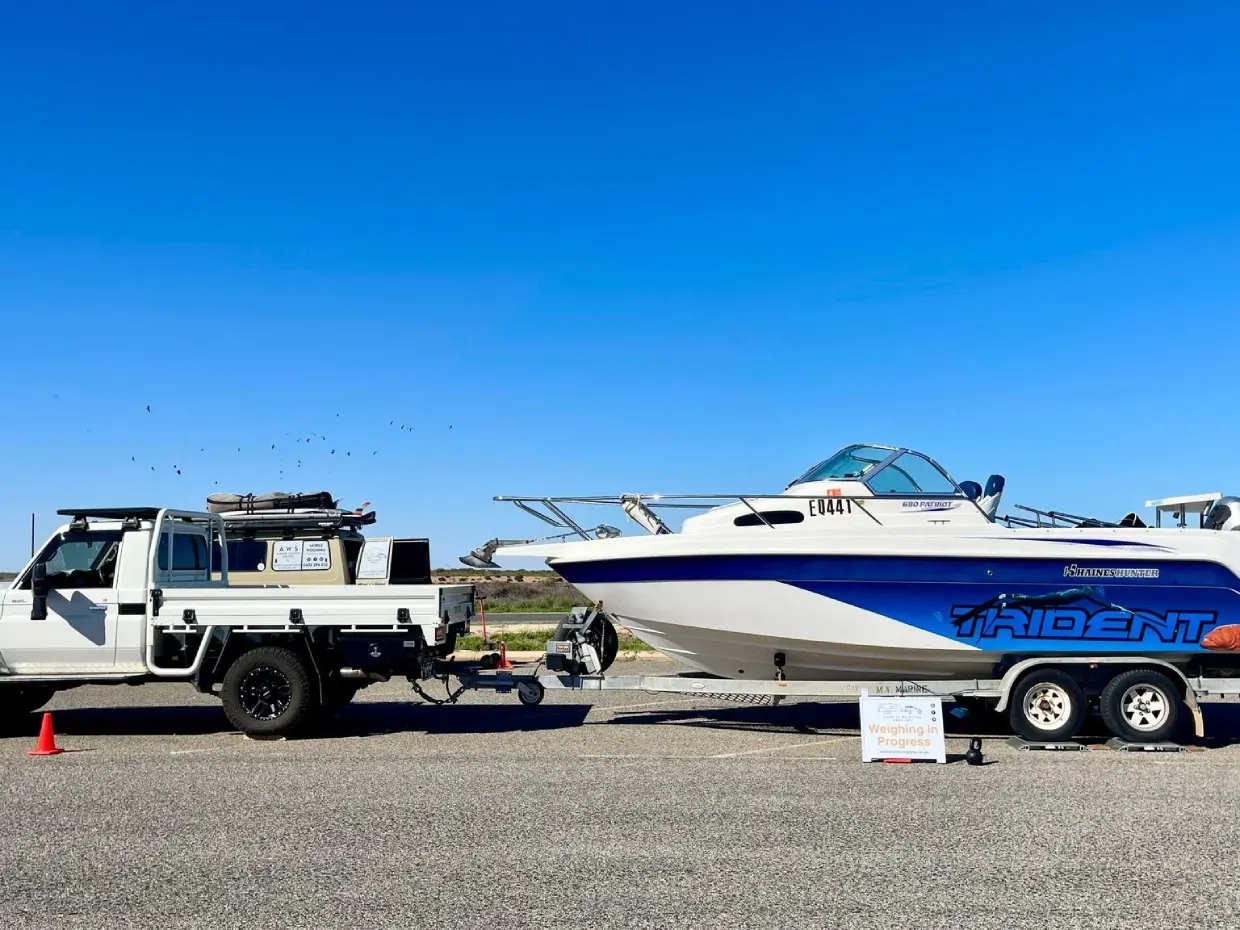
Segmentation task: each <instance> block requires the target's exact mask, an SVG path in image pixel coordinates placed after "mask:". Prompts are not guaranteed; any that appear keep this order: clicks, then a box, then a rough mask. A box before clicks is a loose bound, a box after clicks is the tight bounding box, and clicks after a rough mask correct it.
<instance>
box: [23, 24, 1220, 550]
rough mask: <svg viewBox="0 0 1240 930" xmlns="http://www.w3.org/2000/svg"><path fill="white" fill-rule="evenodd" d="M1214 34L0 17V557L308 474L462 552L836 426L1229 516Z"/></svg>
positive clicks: (1017, 479) (1192, 27)
mask: <svg viewBox="0 0 1240 930" xmlns="http://www.w3.org/2000/svg"><path fill="white" fill-rule="evenodd" d="M1238 27H1240V13H1237V12H1236V11H1235V10H1234V8H1231V7H1229V5H1226V4H1216V5H1209V4H1184V5H1179V6H1178V7H1177V8H1173V7H1172V6H1170V5H1167V4H1155V3H1123V4H1119V3H1097V4H1089V5H1088V8H1087V9H1085V8H1083V5H1080V4H1071V3H1045V4H1029V5H1025V6H1024V7H1023V8H1022V9H1018V8H1017V5H1012V4H985V5H982V4H952V3H946V4H933V5H928V4H911V3H910V4H900V3H897V4H878V5H875V4H822V3H766V4H753V3H746V4H740V3H721V2H713V3H709V4H707V3H687V2H686V3H677V4H666V3H663V4H655V3H636V2H633V3H624V4H618V3H579V2H562V3H542V2H527V3H522V4H501V3H485V4H476V3H458V4H449V5H444V4H434V5H423V4H391V5H385V4H378V5H376V4H368V3H354V4H350V5H348V6H344V5H338V4H319V3H315V2H300V3H296V4H294V3H282V2H272V3H265V4H240V3H229V2H221V3H216V4H211V5H209V6H205V7H204V6H203V5H202V4H190V3H168V2H164V3H158V4H155V3H150V4H131V5H127V6H126V9H125V11H124V12H123V13H121V12H118V10H117V9H116V8H115V7H114V5H110V4H101V3H95V4H42V5H36V4H26V5H23V6H22V7H21V8H12V9H10V10H8V11H7V12H6V24H5V28H4V31H3V34H2V35H0V86H3V87H4V88H5V89H4V91H3V93H2V94H0V318H2V319H3V320H4V347H3V351H4V361H3V365H2V366H0V392H2V395H3V397H4V399H5V407H6V408H7V409H6V417H5V428H4V429H3V431H0V479H2V480H0V567H2V568H13V567H16V566H17V565H19V564H20V563H21V562H22V561H23V560H24V557H25V555H26V553H27V549H28V545H29V543H28V534H29V523H28V521H29V514H30V512H31V511H34V512H36V513H37V514H38V515H39V524H40V535H42V534H43V532H44V531H49V530H50V529H51V525H52V521H53V519H54V518H53V512H54V510H55V509H56V508H57V507H59V506H76V505H78V504H80V503H81V502H86V503H88V504H101V505H102V504H107V505H119V504H126V503H131V502H132V503H143V504H147V503H151V504H169V505H177V506H186V507H198V506H200V505H201V503H202V500H203V498H204V497H205V495H207V494H209V493H212V492H213V491H215V490H229V491H259V492H262V491H267V490H272V489H275V488H283V489H289V490H296V489H306V490H310V489H317V488H320V487H322V488H326V489H328V490H331V491H333V492H335V493H337V494H338V495H340V496H341V497H342V499H343V500H344V501H345V502H346V503H355V502H356V503H360V502H361V501H363V500H370V501H373V502H374V504H375V507H376V509H377V510H378V511H379V514H380V524H379V527H380V528H381V529H383V530H385V531H387V532H391V533H394V534H411V535H429V536H430V537H431V539H432V549H433V553H434V558H435V561H436V563H438V564H453V563H455V559H456V556H457V555H459V554H461V553H462V552H463V551H465V550H466V549H468V548H469V547H470V546H472V545H474V544H476V543H478V542H480V541H482V540H483V539H485V538H487V537H488V536H491V535H495V534H500V535H525V534H527V533H528V534H532V533H535V532H538V531H539V527H538V525H536V524H534V523H533V522H532V521H530V520H529V519H528V518H522V517H521V516H520V515H519V514H516V513H515V512H513V513H509V511H508V509H507V507H505V506H501V505H499V504H495V503H492V502H491V497H492V496H493V495H495V494H514V493H536V492H537V493H592V494H598V493H613V492H621V491H631V490H644V491H664V492H683V491H697V492H721V493H722V492H733V491H745V492H753V491H755V490H766V489H779V488H782V487H783V485H784V484H785V483H786V482H787V481H788V480H789V479H791V478H792V477H794V476H796V475H797V474H800V473H801V471H803V470H804V468H805V467H807V466H808V465H810V464H812V463H813V462H814V461H817V460H818V459H821V458H823V457H825V456H826V455H828V454H830V453H831V452H832V451H834V450H835V449H836V448H838V447H839V446H841V445H844V444H846V443H849V442H854V441H870V442H880V443H891V444H898V445H911V446H914V447H917V448H920V449H923V450H924V451H926V452H928V453H930V454H932V455H934V456H935V457H937V458H938V459H939V460H940V461H941V462H942V463H943V464H944V465H945V466H946V467H947V468H948V469H949V470H950V471H951V472H952V473H953V474H954V475H955V477H956V478H957V479H960V480H963V479H964V478H976V479H979V480H984V479H985V476H986V475H987V474H989V473H990V472H993V471H999V472H1002V473H1004V474H1005V475H1006V476H1007V477H1008V497H1007V501H1006V503H1007V504H1009V505H1010V504H1012V503H1021V502H1023V503H1030V504H1035V505H1040V506H1047V507H1049V506H1055V507H1059V508H1062V509H1068V510H1076V511H1085V512H1090V513H1098V514H1100V515H1103V516H1116V517H1117V516H1119V515H1120V514H1122V513H1123V512H1124V511H1126V510H1128V509H1131V508H1133V507H1137V506H1139V505H1140V504H1141V503H1142V502H1143V501H1144V500H1145V499H1146V498H1147V497H1152V496H1164V495H1170V494H1177V493H1189V492H1196V491H1210V490H1222V491H1240V473H1238V472H1237V469H1236V467H1235V464H1236V462H1237V458H1238V454H1240V431H1238V430H1237V429H1236V426H1235V416H1234V414H1235V411H1236V407H1237V403H1236V402H1237V395H1238V392H1237V387H1236V370H1237V363H1236V358H1235V352H1236V351H1237V350H1236V346H1237V345H1238V344H1240V340H1238V339H1237V335H1240V322H1238V319H1240V318H1238V315H1237V307H1240V261H1237V254H1238V252H1240V172H1238V171H1237V164H1240V158H1238V156H1240V116H1237V109H1236V106H1235V101H1236V99H1237V91H1238V90H1240V86H1238V85H1240V81H1238V78H1240V59H1238V58H1237V56H1236V55H1235V48H1234V42H1233V41H1232V39H1233V38H1234V36H1235V35H1236V34H1237V28H1238ZM148 404H149V405H151V413H149V414H148V413H147V412H146V406H147V405H148ZM389 420H395V421H396V423H395V424H394V425H393V426H389V425H388V421H389ZM402 423H403V424H405V425H406V426H415V427H416V428H417V430H418V431H417V432H410V431H408V430H405V431H401V430H400V429H399V428H398V427H399V425H400V424H402ZM449 426H451V429H449ZM310 433H316V434H318V436H327V437H329V438H328V439H326V440H322V439H317V437H311V438H312V439H313V440H314V441H312V442H311V443H309V444H305V443H301V444H298V443H296V442H295V440H296V439H299V438H302V439H304V438H306V437H309V434H310ZM273 443H274V444H275V445H276V449H274V450H273V449H271V448H270V445H271V444H273ZM301 445H306V446H307V447H308V448H309V449H310V450H311V451H310V452H308V453H306V454H301V455H299V454H298V453H304V452H305V450H303V449H301V448H300V446H301ZM333 447H334V448H336V449H337V450H338V451H337V453H336V455H335V456H332V455H330V453H329V452H328V451H326V450H328V449H330V448H333ZM237 449H241V450H242V451H240V452H238V451H236V450H237ZM315 450H317V451H315ZM345 452H349V453H351V455H348V456H346V457H342V453H345ZM375 453H377V454H375ZM131 459H132V460H131ZM299 459H300V460H301V468H300V469H299V468H298V467H297V465H296V462H297V460H299ZM174 466H175V467H174ZM152 468H154V470H153V471H152ZM177 468H179V469H180V472H181V473H180V474H177V473H176V470H177ZM281 471H283V474H281ZM216 482H218V485H217V484H216ZM613 522H618V519H617V520H616V521H613Z"/></svg>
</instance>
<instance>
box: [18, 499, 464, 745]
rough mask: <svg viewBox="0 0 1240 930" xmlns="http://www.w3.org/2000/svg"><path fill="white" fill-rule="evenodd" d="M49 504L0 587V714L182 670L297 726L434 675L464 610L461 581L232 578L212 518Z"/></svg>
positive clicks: (270, 731)
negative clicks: (215, 563) (52, 527)
mask: <svg viewBox="0 0 1240 930" xmlns="http://www.w3.org/2000/svg"><path fill="white" fill-rule="evenodd" d="M58 513H59V514H61V515H62V516H67V517H70V518H71V521H70V522H69V523H67V524H65V525H64V526H61V527H60V528H59V529H58V530H56V532H55V533H54V534H53V535H52V537H51V538H50V539H49V540H48V541H47V543H45V544H44V546H43V548H42V550H40V551H39V553H38V554H37V555H36V556H35V557H34V558H33V559H31V561H30V563H29V564H28V565H26V567H25V568H24V569H23V570H22V572H21V573H20V574H19V575H18V576H17V578H16V579H15V580H14V581H13V583H12V585H11V586H10V587H9V588H8V590H6V591H3V593H2V595H0V722H2V720H3V718H4V717H6V716H9V715H12V714H15V713H18V714H24V713H29V712H30V711H33V710H37V709H38V708H40V707H42V706H43V705H44V704H45V703H47V701H48V700H50V699H51V697H52V695H53V694H55V692H57V691H59V690H63V689H66V688H72V687H76V686H78V685H84V684H108V683H124V684H141V683H145V682H151V681H176V680H179V681H188V682H190V683H192V684H193V685H194V686H195V687H196V688H198V690H200V691H202V692H205V693H213V694H218V695H219V697H220V698H221V700H222V702H223V707H224V712H225V713H226V714H227V716H228V719H229V721H230V722H231V723H232V724H233V725H234V726H235V727H237V728H238V729H240V730H242V731H245V732H247V733H253V734H266V735H277V734H292V733H295V732H300V731H304V730H305V729H306V728H307V727H309V726H311V725H312V724H313V723H314V722H315V721H317V720H319V719H322V717H323V716H324V715H325V714H328V713H331V712H332V711H334V710H336V709H338V708H339V707H341V706H343V704H345V703H347V702H348V701H349V700H350V699H351V698H352V697H353V695H354V694H355V693H356V692H357V690H358V689H359V688H361V687H365V686H366V685H368V684H370V683H372V682H375V681H386V680H388V679H389V678H392V677H397V676H404V677H407V678H409V679H410V680H411V681H418V680H421V679H425V678H429V677H431V676H432V675H433V674H434V666H435V663H436V661H437V660H439V659H441V658H444V657H446V656H448V655H450V654H451V653H452V651H453V650H454V648H455V641H456V637H457V635H458V634H463V633H466V632H468V630H469V623H470V619H471V617H472V615H473V602H474V591H473V588H472V586H470V585H434V584H387V585H343V584H342V585H291V586H286V587H259V586H255V587H247V586H242V585H230V584H229V581H228V564H227V553H228V546H227V544H226V539H225V527H224V523H223V521H222V520H221V518H220V517H219V516H218V515H216V514H210V513H195V512H190V511H178V510H170V509H166V508H154V507H149V508H142V507H137V508H94V509H90V508H87V509H79V510H60V511H58ZM213 543H214V544H215V547H214V548H215V551H216V552H217V553H223V556H222V558H223V564H222V565H220V566H219V570H218V571H217V572H216V579H217V580H212V572H211V568H212V565H211V554H212V549H213ZM217 557H218V556H217Z"/></svg>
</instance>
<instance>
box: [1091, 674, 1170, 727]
mask: <svg viewBox="0 0 1240 930" xmlns="http://www.w3.org/2000/svg"><path fill="white" fill-rule="evenodd" d="M1181 703H1183V702H1182V699H1181V697H1180V692H1179V689H1178V688H1176V686H1175V685H1174V684H1173V683H1172V681H1171V679H1170V678H1168V677H1167V676H1166V675H1164V674H1163V673H1162V672H1156V671H1154V670H1153V669H1146V668H1134V669H1129V670H1128V671H1126V672H1120V673H1119V674H1118V675H1116V676H1115V677H1114V678H1112V679H1111V680H1110V681H1109V682H1108V683H1107V686H1106V687H1105V688H1103V689H1102V698H1101V700H1100V701H1099V704H1100V705H1101V706H1100V709H1101V711H1102V721H1103V723H1105V724H1106V725H1107V729H1108V730H1110V731H1111V732H1112V733H1114V734H1115V735H1116V736H1118V737H1119V738H1120V739H1122V740H1127V741H1128V742H1130V743H1159V742H1162V741H1163V740H1167V739H1170V738H1171V737H1172V736H1173V735H1174V734H1175V732H1176V730H1177V728H1178V727H1179V725H1180V705H1181Z"/></svg>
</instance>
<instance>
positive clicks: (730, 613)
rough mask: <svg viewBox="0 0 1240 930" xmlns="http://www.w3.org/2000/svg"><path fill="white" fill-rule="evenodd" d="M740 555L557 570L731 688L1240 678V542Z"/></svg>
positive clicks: (672, 556) (1113, 538) (983, 539)
mask: <svg viewBox="0 0 1240 930" xmlns="http://www.w3.org/2000/svg"><path fill="white" fill-rule="evenodd" d="M740 542H743V541H739V540H735V539H732V540H726V541H723V540H719V541H717V540H702V539H691V538H689V537H688V536H687V535H686V536H681V537H676V536H661V537H647V538H645V539H638V540H607V541H602V542H595V543H588V544H587V543H572V544H566V545H564V546H562V547H558V548H557V550H555V551H553V552H547V553H546V554H547V555H549V556H550V558H549V560H548V561H549V564H550V566H551V567H552V568H554V569H555V570H556V571H558V572H559V573H560V574H561V575H563V576H564V577H565V579H566V580H568V581H569V582H570V583H572V584H573V585H575V586H576V587H577V588H578V589H579V590H580V591H582V593H583V594H585V595H586V597H588V598H589V599H590V600H591V601H592V602H594V603H600V602H601V604H602V608H603V610H604V612H606V613H607V614H609V615H610V616H612V617H613V618H614V619H615V620H616V621H617V622H618V623H620V624H622V625H623V626H626V627H628V628H630V629H631V630H632V631H633V632H634V633H635V634H636V635H637V636H638V637H640V638H641V639H643V640H644V641H646V642H647V643H649V644H650V645H651V646H653V647H654V648H655V649H658V650H660V651H661V652H664V653H665V654H666V655H668V656H670V657H673V658H675V659H677V660H679V661H681V662H683V663H685V664H686V665H688V666H689V667H691V668H694V669H696V670H698V671H701V672H705V673H707V674H711V675H718V676H722V677H726V678H752V679H765V678H770V677H773V676H774V674H775V664H774V663H775V654H776V653H783V654H784V659H785V666H784V671H785V674H786V675H787V676H788V678H790V679H793V680H808V679H824V678H826V679H844V680H847V679H862V680H863V679H873V678H987V677H993V676H994V675H995V674H996V673H997V669H998V668H999V667H1000V666H1010V665H1011V664H1012V663H1014V662H1015V661H1018V660H1019V659H1021V658H1024V657H1027V656H1030V655H1064V656H1069V655H1076V656H1121V655H1133V656H1141V655H1148V656H1156V657H1158V658H1159V659H1162V660H1164V661H1168V662H1172V663H1174V664H1176V665H1180V666H1185V665H1187V664H1189V663H1191V662H1193V661H1194V660H1197V661H1208V662H1209V663H1211V664H1212V665H1218V666H1227V667H1238V666H1240V648H1238V647H1237V646H1236V645H1235V644H1236V643H1240V577H1238V576H1237V574H1236V570H1235V568H1234V567H1233V566H1240V536H1237V535H1235V534H1222V533H1196V534H1188V535H1185V534H1182V533H1178V532H1173V531H1166V530H1164V531H1144V532H1141V531H1129V532H1128V533H1124V532H1123V531H1108V530H1102V531H1098V532H1096V533H1091V534H1090V535H1086V534H1083V533H1081V532H1080V531H1076V532H1073V533H1070V534H1069V533H1065V532H1063V531H1053V530H1052V531H1036V530H1031V531H1026V532H1015V531H1010V530H1007V531H1003V532H1001V533H999V532H995V531H994V530H991V531H990V532H986V533H978V534H977V535H973V536H970V537H960V536H955V537H947V536H943V537H940V538H939V539H934V540H931V539H930V538H928V537H927V535H925V534H893V533H889V534H885V537H884V538H883V539H881V541H880V540H879V539H878V538H877V537H873V538H870V539H864V540H862V539H859V538H858V537H852V538H849V539H846V540H841V539H832V540H825V539H821V538H817V539H815V538H802V539H800V540H797V541H796V542H795V544H789V543H788V542H785V543H784V545H782V546H781V547H780V549H779V550H777V551H769V550H768V551H765V552H763V551H753V550H749V551H746V550H745V549H744V548H743V547H742V545H738V543H740ZM832 549H834V550H835V551H831V550H832ZM866 550H868V551H866ZM883 550H886V551H883ZM917 550H920V551H917Z"/></svg>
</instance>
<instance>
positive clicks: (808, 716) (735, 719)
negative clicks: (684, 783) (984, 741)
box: [607, 702, 1240, 748]
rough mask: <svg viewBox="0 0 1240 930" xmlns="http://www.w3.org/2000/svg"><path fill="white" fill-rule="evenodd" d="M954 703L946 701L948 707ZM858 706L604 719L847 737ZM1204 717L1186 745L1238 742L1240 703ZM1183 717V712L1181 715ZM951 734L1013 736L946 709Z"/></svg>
mask: <svg viewBox="0 0 1240 930" xmlns="http://www.w3.org/2000/svg"><path fill="white" fill-rule="evenodd" d="M952 706H953V705H951V704H949V703H945V704H944V709H945V710H948V711H950V709H951V707H952ZM859 713H860V712H859V708H858V706H857V705H856V704H853V703H844V702H824V703H820V704H819V703H809V702H797V703H794V704H784V705H782V706H777V707H770V706H741V707H725V708H709V709H706V710H659V711H632V712H628V713H618V714H616V715H615V716H614V717H612V718H611V719H609V720H608V721H607V725H609V726H617V725H619V726H625V725H628V726H631V725H639V726H650V725H652V724H658V725H672V726H688V727H704V728H707V729H716V730H741V731H746V730H748V731H764V732H779V731H783V732H789V733H807V734H824V735H833V734H838V735H842V736H846V735H849V734H855V733H859V732H860V729H861V721H860V716H859ZM1202 713H1203V716H1204V720H1205V732H1206V736H1205V738H1204V739H1197V738H1196V737H1194V736H1193V734H1192V731H1191V729H1186V730H1185V732H1184V733H1182V734H1181V735H1180V738H1179V742H1181V743H1183V744H1185V745H1200V746H1207V747H1211V748H1220V747H1223V746H1231V745H1235V744H1237V743H1240V706H1234V707H1233V706H1231V705H1207V706H1205V707H1203V708H1202ZM1185 716H1186V717H1187V714H1186V715H1185ZM944 717H945V722H946V730H947V735H948V736H949V737H969V736H980V737H984V738H995V737H1001V738H1005V739H1006V738H1007V737H1009V736H1011V735H1012V731H1011V729H1010V728H1009V726H1008V723H1007V718H1006V715H1005V714H1003V715H1001V714H995V713H986V714H983V715H981V716H969V717H966V718H964V719H960V718H957V717H955V716H954V715H952V714H951V713H950V712H949V713H946V714H944ZM1110 738H1111V734H1110V732H1109V731H1108V730H1107V729H1106V727H1105V726H1103V724H1102V720H1101V719H1100V718H1099V717H1098V716H1097V715H1096V714H1095V715H1093V716H1092V717H1091V719H1090V720H1089V721H1087V722H1086V725H1085V728H1084V730H1083V731H1082V733H1081V736H1080V739H1081V740H1083V741H1095V740H1096V741H1099V742H1105V741H1106V740H1108V739H1110Z"/></svg>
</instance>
